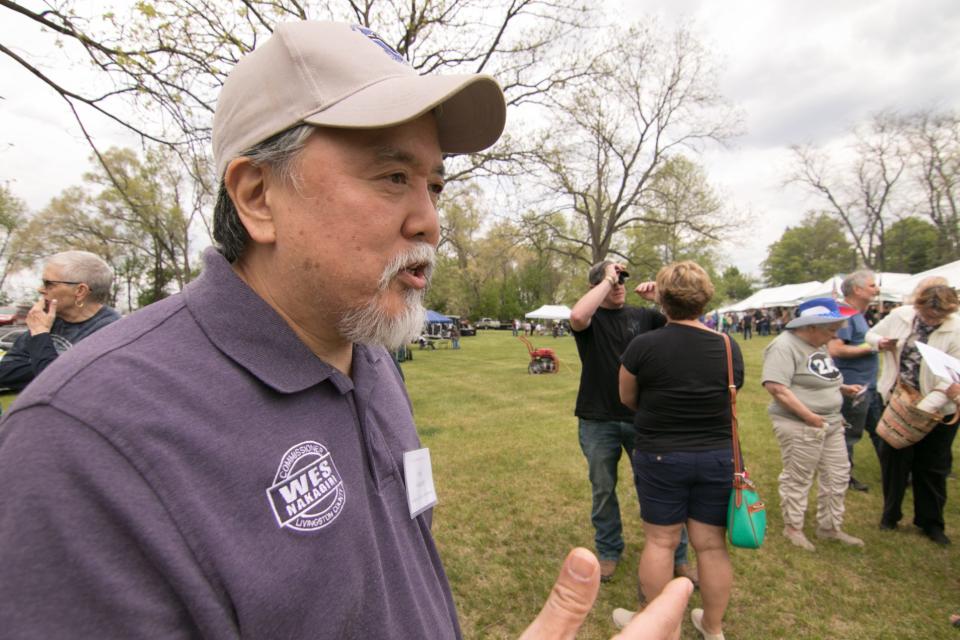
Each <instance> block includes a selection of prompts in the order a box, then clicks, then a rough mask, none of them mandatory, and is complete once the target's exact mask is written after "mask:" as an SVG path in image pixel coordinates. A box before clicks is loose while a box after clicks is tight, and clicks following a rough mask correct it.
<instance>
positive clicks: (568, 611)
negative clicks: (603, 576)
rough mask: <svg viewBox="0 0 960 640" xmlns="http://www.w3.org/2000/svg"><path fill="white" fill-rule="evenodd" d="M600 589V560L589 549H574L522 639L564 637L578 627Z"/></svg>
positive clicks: (575, 631) (569, 635)
mask: <svg viewBox="0 0 960 640" xmlns="http://www.w3.org/2000/svg"><path fill="white" fill-rule="evenodd" d="M599 589H600V563H598V562H597V558H596V556H594V555H593V554H592V553H591V552H590V551H587V550H586V549H583V548H581V547H578V548H576V549H574V550H573V551H571V552H570V553H569V554H568V555H567V558H566V560H564V561H563V567H561V569H560V575H559V576H558V577H557V581H556V583H554V585H553V589H552V590H551V591H550V595H549V596H548V597H547V603H546V604H545V605H544V606H543V609H542V610H541V611H540V615H538V616H537V618H536V619H535V620H534V621H533V624H531V625H530V626H529V627H527V630H526V631H524V632H523V635H522V636H520V638H521V640H565V639H568V638H569V639H572V638H574V637H576V635H577V630H578V629H579V628H580V625H581V624H583V621H584V620H585V619H586V617H587V614H588V613H590V609H591V608H592V607H593V601H594V600H596V598H597V591H599Z"/></svg>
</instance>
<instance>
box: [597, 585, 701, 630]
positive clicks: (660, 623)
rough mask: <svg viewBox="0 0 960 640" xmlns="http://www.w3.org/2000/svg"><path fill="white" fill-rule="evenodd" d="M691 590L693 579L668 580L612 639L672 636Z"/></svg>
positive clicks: (681, 619) (681, 618) (677, 627)
mask: <svg viewBox="0 0 960 640" xmlns="http://www.w3.org/2000/svg"><path fill="white" fill-rule="evenodd" d="M691 593H693V583H692V582H690V580H688V579H687V578H675V579H673V580H671V581H670V582H668V583H667V586H666V587H664V588H663V591H661V592H660V595H659V596H657V597H656V598H654V599H653V601H652V602H651V603H650V604H648V605H647V606H646V607H645V608H644V610H643V611H641V612H640V613H638V614H637V615H635V616H634V617H633V620H631V621H630V624H628V625H627V626H626V627H624V628H623V631H621V632H620V633H619V634H617V635H616V636H614V638H613V640H667V639H668V638H672V637H675V634H676V633H677V630H678V629H679V628H680V623H681V622H682V621H683V616H684V614H685V613H686V611H687V601H688V600H690V594H691Z"/></svg>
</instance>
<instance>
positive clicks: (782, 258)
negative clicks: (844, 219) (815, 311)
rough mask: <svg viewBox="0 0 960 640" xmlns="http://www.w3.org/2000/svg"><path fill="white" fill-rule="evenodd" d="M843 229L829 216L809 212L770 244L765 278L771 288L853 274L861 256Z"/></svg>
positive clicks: (764, 263) (765, 264)
mask: <svg viewBox="0 0 960 640" xmlns="http://www.w3.org/2000/svg"><path fill="white" fill-rule="evenodd" d="M843 231H844V230H843V226H842V225H841V223H840V222H839V221H838V220H837V219H836V218H834V217H831V216H830V215H829V214H826V213H814V212H811V213H808V214H807V215H806V216H805V217H804V219H803V222H802V223H801V224H800V225H799V226H796V227H787V230H786V231H784V232H783V235H782V236H781V237H780V239H779V240H777V241H776V242H774V243H773V244H771V245H770V247H769V249H768V251H767V259H766V260H764V262H763V266H762V268H763V276H764V278H765V279H766V281H767V284H768V285H770V286H777V285H783V284H795V283H799V282H808V281H811V280H826V279H827V278H829V277H831V276H833V275H834V274H835V273H843V272H847V271H852V270H853V269H855V268H856V265H857V253H856V251H855V250H854V248H853V246H852V245H851V244H850V241H849V240H847V238H846V237H845V236H844V233H843Z"/></svg>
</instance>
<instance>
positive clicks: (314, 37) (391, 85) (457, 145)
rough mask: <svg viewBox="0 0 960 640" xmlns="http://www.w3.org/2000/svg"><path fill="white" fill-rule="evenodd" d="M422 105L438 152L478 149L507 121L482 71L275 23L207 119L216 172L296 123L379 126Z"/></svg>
mask: <svg viewBox="0 0 960 640" xmlns="http://www.w3.org/2000/svg"><path fill="white" fill-rule="evenodd" d="M431 110H434V113H435V114H436V118H437V125H438V128H439V134H440V148H441V150H442V151H443V152H444V153H470V152H475V151H480V150H482V149H486V148H487V147H489V146H490V145H492V144H493V143H494V142H496V141H497V138H499V137H500V134H501V133H502V132H503V126H504V123H505V121H506V103H505V102H504V98H503V91H502V90H501V89H500V85H498V84H497V82H496V80H494V79H493V78H491V77H490V76H486V75H481V74H470V75H420V74H419V73H417V71H416V70H415V69H414V68H413V67H411V66H410V65H409V64H407V63H406V61H405V60H404V59H403V57H402V56H400V54H398V53H397V52H396V51H394V50H393V49H392V48H391V47H390V46H389V45H388V44H386V43H385V42H384V41H383V40H381V39H380V38H379V37H378V36H377V35H376V34H375V33H374V32H373V31H371V30H369V29H366V28H364V27H360V26H351V25H347V24H342V23H337V22H319V21H304V22H287V23H281V24H280V25H278V26H277V28H276V30H275V31H274V32H273V35H272V36H271V37H270V39H268V40H267V41H266V42H264V43H263V44H262V45H261V46H259V47H257V49H256V50H254V51H253V52H251V53H250V54H248V55H246V56H244V58H243V59H241V60H240V62H238V63H237V65H236V66H235V67H234V68H233V70H232V71H231V72H230V75H229V77H228V78H227V80H226V82H225V83H224V85H223V89H222V90H221V91H220V97H219V99H218V100H217V110H216V113H215V114H214V116H213V156H214V161H215V162H216V165H217V176H218V177H223V173H224V171H226V168H227V165H228V164H229V163H230V161H231V160H233V159H234V158H236V157H237V156H239V155H240V154H241V153H243V152H244V151H246V150H247V149H249V148H250V147H252V146H254V145H256V144H257V143H259V142H263V141H264V140H266V139H267V138H269V137H270V136H273V135H275V134H277V133H280V132H281V131H284V130H285V129H288V128H290V127H292V126H294V125H297V124H300V123H302V122H303V123H308V124H314V125H319V126H324V127H336V128H345V129H379V128H383V127H390V126H394V125H398V124H402V123H404V122H408V121H410V120H414V119H416V118H418V117H419V116H421V115H423V114H424V113H427V112H429V111H431Z"/></svg>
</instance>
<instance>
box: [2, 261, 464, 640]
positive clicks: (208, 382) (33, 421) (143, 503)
mask: <svg viewBox="0 0 960 640" xmlns="http://www.w3.org/2000/svg"><path fill="white" fill-rule="evenodd" d="M204 260H205V269H204V272H203V274H202V275H201V276H200V278H198V279H197V280H196V281H194V282H192V283H191V284H190V285H188V286H187V287H186V288H185V289H184V291H183V293H182V294H178V295H175V296H173V297H171V298H168V299H166V300H164V301H162V302H159V303H157V304H154V305H151V306H150V307H147V308H146V309H144V310H142V311H139V312H137V313H135V314H133V315H132V316H130V317H129V318H127V319H124V320H123V321H121V322H117V323H114V324H113V325H111V326H109V327H107V328H105V329H103V330H101V331H100V332H98V333H96V334H94V335H93V336H91V337H89V338H87V339H86V340H84V341H83V342H81V343H80V344H78V345H77V346H76V347H75V348H74V349H72V350H70V351H69V352H68V353H66V354H64V355H63V356H61V357H60V358H58V359H57V360H56V361H55V362H54V363H53V364H52V365H51V366H50V367H49V368H48V369H47V370H46V371H44V373H43V374H42V375H41V376H40V377H38V378H37V379H36V381H35V382H34V383H33V384H31V385H30V387H29V388H28V389H27V390H26V391H25V392H24V393H23V394H21V396H20V397H19V398H18V399H17V401H16V403H15V404H14V406H13V407H12V408H11V410H10V412H9V413H8V414H7V416H5V418H4V421H3V422H2V423H0V487H3V489H2V491H0V620H2V621H3V628H4V632H3V633H4V634H9V635H10V637H45V638H60V637H149V638H188V637H200V636H202V637H205V638H237V637H240V636H242V637H244V638H264V639H275V638H428V637H429V638H457V637H459V636H460V629H459V625H458V623H457V618H456V612H455V610H454V605H453V599H452V597H451V594H450V589H449V586H448V584H447V579H446V576H445V574H444V572H443V568H442V566H441V563H440V559H439V557H438V555H437V550H436V547H435V546H434V543H433V539H432V537H431V534H430V529H429V527H430V512H429V511H428V512H427V513H425V514H422V515H420V516H418V517H416V518H413V519H411V518H410V515H409V511H408V509H407V504H406V492H405V488H404V481H403V464H402V455H403V452H404V451H407V450H411V449H416V448H418V447H419V446H420V445H419V439H418V437H417V434H416V431H415V429H414V425H413V420H412V417H411V412H410V403H409V399H408V398H407V396H406V392H405V390H404V388H403V385H402V384H401V382H400V380H399V376H398V375H397V372H396V368H395V367H394V364H393V362H392V361H391V359H390V357H389V355H388V354H387V353H386V352H385V351H384V350H382V349H372V348H366V347H363V346H356V347H355V348H354V354H353V379H352V380H351V379H350V378H348V377H346V376H344V375H343V374H341V373H340V372H339V371H337V370H336V369H334V368H332V367H330V366H329V365H327V364H326V363H324V362H322V361H321V360H319V359H318V358H317V357H316V356H314V355H313V353H312V352H310V351H309V350H308V349H307V347H306V346H305V345H304V344H303V343H302V342H301V341H300V340H299V339H298V338H297V336H296V335H295V334H294V333H293V331H292V330H291V329H290V327H289V326H288V325H287V324H286V323H285V322H284V321H283V320H282V319H281V318H280V316H279V315H277V314H276V313H275V312H274V311H273V309H272V308H271V307H270V306H269V305H267V304H266V303H265V302H264V301H263V300H262V299H261V298H260V297H258V296H257V295H256V294H255V293H254V292H253V291H252V290H251V289H250V288H249V287H247V286H246V284H244V283H243V282H242V281H241V280H240V279H239V278H237V277H236V275H235V274H234V273H233V271H232V270H231V269H230V266H229V264H228V263H227V262H226V261H225V260H224V259H223V258H222V257H220V256H219V255H218V254H217V253H215V252H214V251H213V250H209V249H208V250H207V252H206V253H205V254H204Z"/></svg>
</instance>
